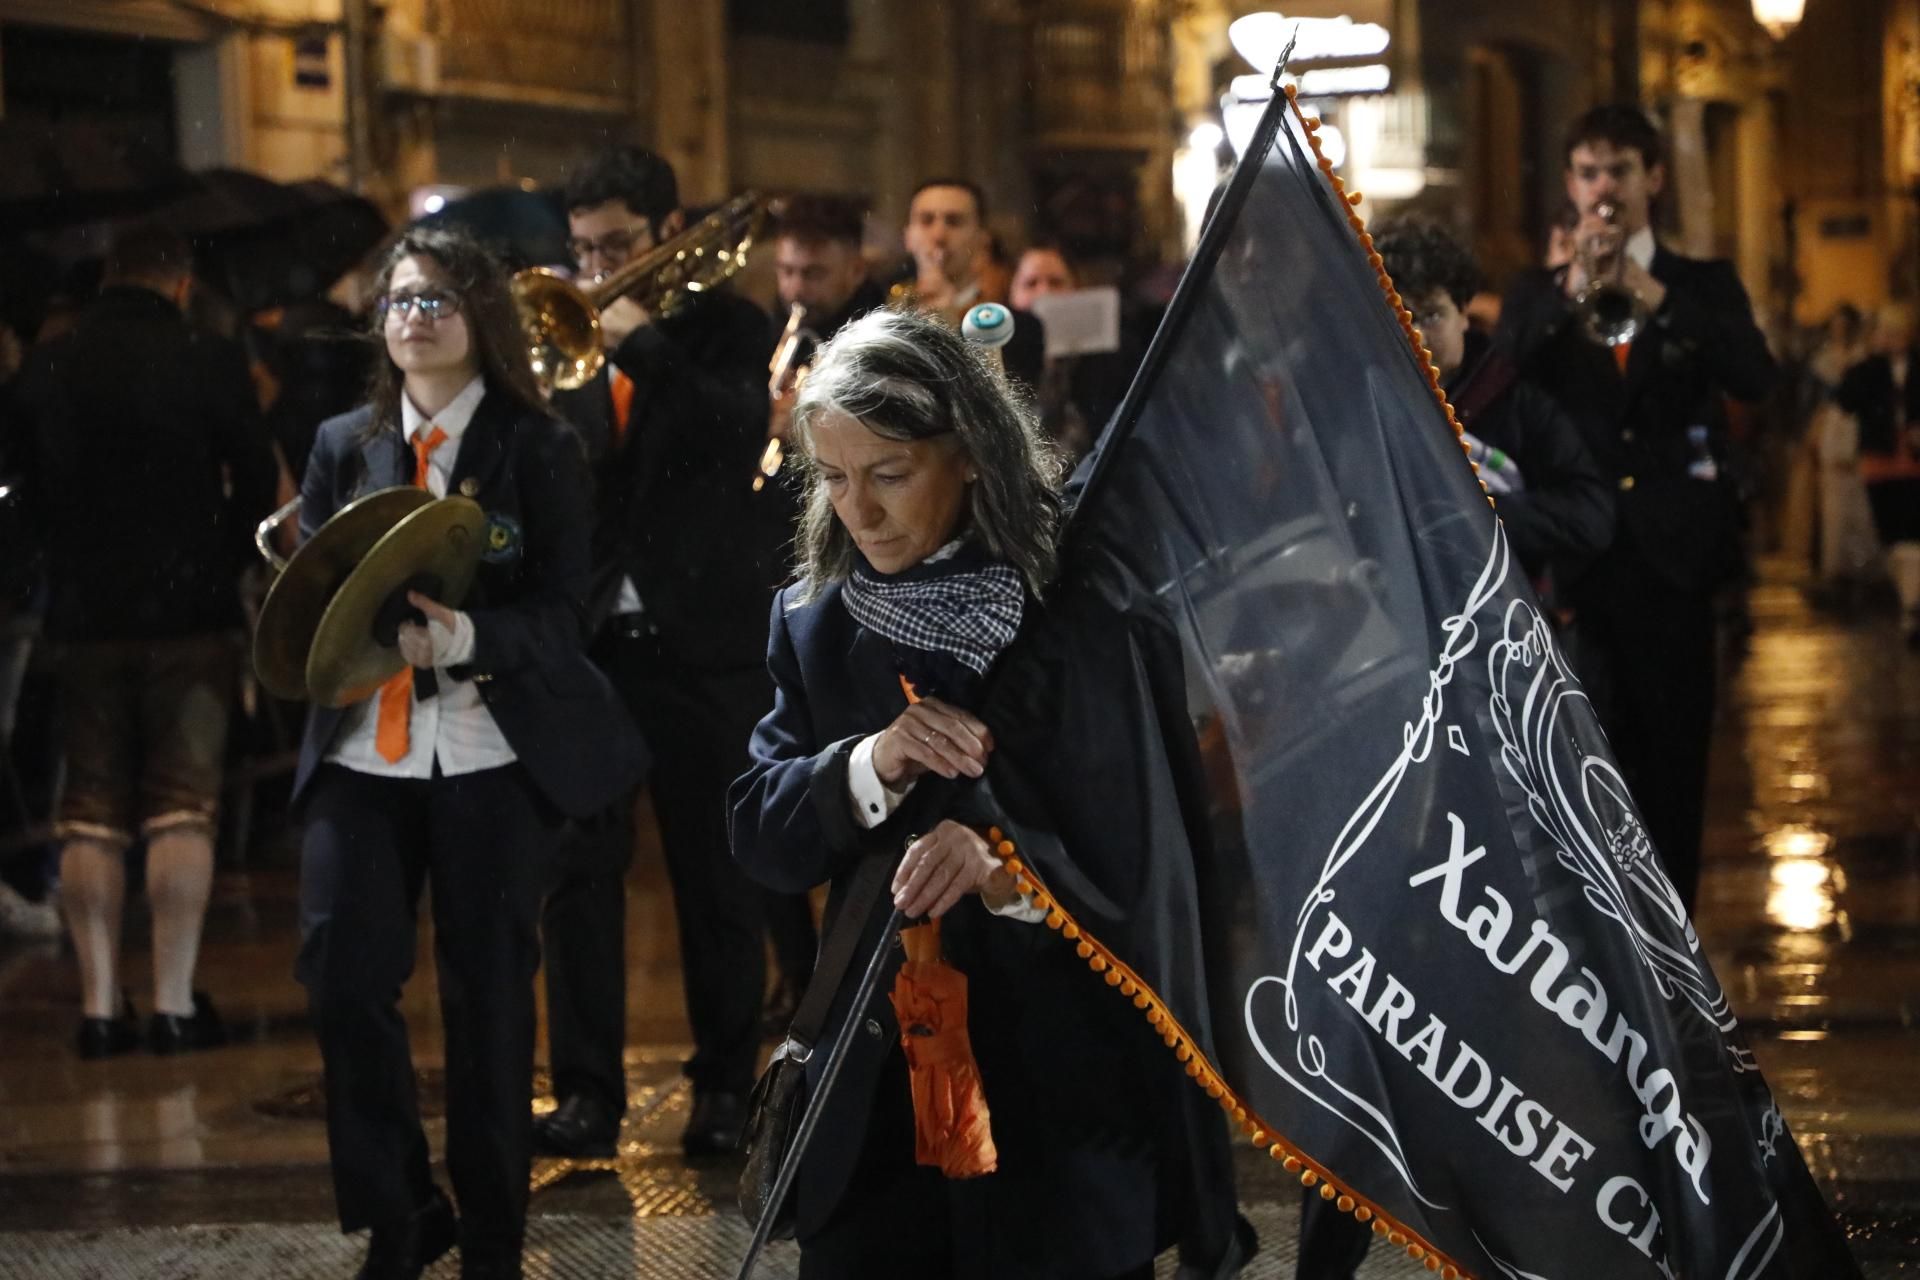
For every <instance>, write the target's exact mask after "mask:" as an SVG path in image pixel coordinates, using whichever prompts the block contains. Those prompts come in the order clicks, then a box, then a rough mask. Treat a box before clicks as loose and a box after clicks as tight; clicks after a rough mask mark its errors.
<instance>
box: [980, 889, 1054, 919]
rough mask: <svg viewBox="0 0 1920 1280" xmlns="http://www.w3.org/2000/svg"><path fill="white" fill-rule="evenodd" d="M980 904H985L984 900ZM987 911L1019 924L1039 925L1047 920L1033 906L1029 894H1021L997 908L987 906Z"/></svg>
mask: <svg viewBox="0 0 1920 1280" xmlns="http://www.w3.org/2000/svg"><path fill="white" fill-rule="evenodd" d="M981 902H983V903H985V902H986V899H984V898H982V899H981ZM987 910H988V911H991V912H992V913H993V914H994V915H996V916H999V917H1001V918H1002V919H1005V920H1017V921H1019V922H1020V923H1021V924H1039V923H1040V922H1041V921H1042V920H1045V919H1046V918H1047V913H1046V912H1045V911H1042V910H1041V909H1040V908H1039V907H1036V906H1034V905H1033V894H1032V893H1030V892H1029V893H1023V894H1021V895H1020V896H1019V897H1017V898H1014V899H1013V900H1012V901H1010V902H1006V903H1002V904H1001V905H1000V906H997V907H996V906H993V905H991V904H987Z"/></svg>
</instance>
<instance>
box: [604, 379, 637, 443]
mask: <svg viewBox="0 0 1920 1280" xmlns="http://www.w3.org/2000/svg"><path fill="white" fill-rule="evenodd" d="M607 391H608V393H609V394H610V395H612V396H613V442H614V443H615V444H616V445H617V444H619V443H620V442H621V441H622V440H625V439H626V438H627V419H628V417H629V416H630V415H631V414H632V413H633V379H632V378H629V377H628V376H627V375H626V374H624V373H622V372H620V370H619V369H615V370H613V372H612V374H611V375H610V376H609V377H608V379H607Z"/></svg>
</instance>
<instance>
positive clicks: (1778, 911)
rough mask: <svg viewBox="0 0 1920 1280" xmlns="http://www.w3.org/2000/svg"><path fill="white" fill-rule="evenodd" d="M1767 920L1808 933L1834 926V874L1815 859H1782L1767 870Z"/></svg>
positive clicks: (1825, 865)
mask: <svg viewBox="0 0 1920 1280" xmlns="http://www.w3.org/2000/svg"><path fill="white" fill-rule="evenodd" d="M1768 880H1769V881H1770V883H1769V885H1768V888H1767V916H1768V917H1769V918H1770V919H1772V920H1773V921H1774V922H1775V923H1776V924H1778V925H1780V926H1781V927H1782V928H1785V929H1794V930H1799V931H1801V932H1811V931H1813V930H1816V929H1824V928H1826V927H1827V926H1828V925H1830V924H1832V923H1833V922H1834V915H1835V913H1834V904H1833V888H1832V880H1833V871H1832V868H1830V867H1828V866H1827V864H1826V863H1824V862H1822V861H1820V860H1819V859H1817V858H1782V859H1780V860H1779V861H1778V862H1775V863H1774V864H1773V865H1772V867H1771V868H1769V870H1768Z"/></svg>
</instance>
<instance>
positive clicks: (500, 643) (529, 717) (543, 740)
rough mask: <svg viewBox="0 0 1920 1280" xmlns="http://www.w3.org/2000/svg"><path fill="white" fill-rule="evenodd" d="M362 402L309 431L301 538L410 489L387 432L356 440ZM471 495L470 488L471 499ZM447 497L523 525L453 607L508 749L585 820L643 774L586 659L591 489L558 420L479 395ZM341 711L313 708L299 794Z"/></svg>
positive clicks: (465, 675) (552, 796) (622, 721)
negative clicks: (360, 506) (389, 492)
mask: <svg viewBox="0 0 1920 1280" xmlns="http://www.w3.org/2000/svg"><path fill="white" fill-rule="evenodd" d="M372 414H373V410H372V408H371V406H362V407H361V408H359V409H356V410H354V411H353V412H352V413H348V414H342V415H341V416H340V417H337V418H330V419H328V420H327V421H326V422H323V423H321V424H320V430H319V433H318V435H317V436H316V438H315V440H314V446H313V454H312V456H311V457H310V458H309V460H308V463H307V474H306V480H305V482H304V483H303V484H302V485H301V488H300V499H301V503H300V530H301V534H302V536H303V537H306V536H311V535H312V533H313V531H314V530H316V529H318V528H319V527H320V526H321V525H322V524H324V523H325V522H326V521H327V520H328V519H329V518H331V517H332V515H333V514H334V512H336V511H338V510H339V509H340V508H341V507H343V506H345V505H346V504H347V503H348V502H351V501H352V500H354V499H355V498H358V497H361V496H362V495H365V494H368V493H372V492H373V491H375V490H377V489H386V488H391V487H393V486H395V485H405V484H409V483H411V482H412V479H413V467H414V460H413V456H412V453H411V451H410V450H409V449H408V448H407V445H406V442H405V441H404V440H402V439H401V436H400V432H399V430H398V428H390V429H387V430H384V431H381V432H379V433H378V434H376V435H374V436H372V437H371V438H368V437H367V425H368V423H369V421H370V420H371V418H372ZM468 490H471V492H470V493H468ZM448 492H449V493H467V496H470V497H472V498H473V499H474V501H476V502H478V503H479V504H480V506H481V507H482V508H484V509H485V510H486V512H487V514H488V515H489V516H495V515H499V516H505V517H508V518H510V519H511V520H513V521H514V522H515V523H517V524H518V525H519V527H520V529H521V530H522V537H521V546H520V549H519V550H518V552H517V553H512V554H510V555H508V556H507V557H506V558H505V559H503V560H500V561H499V562H497V563H488V562H486V561H482V562H481V565H480V571H479V574H478V575H477V576H476V578H475V580H474V586H473V589H472V591H471V593H470V594H469V595H468V597H467V599H466V600H465V601H464V602H463V603H462V605H461V608H462V609H463V610H465V611H466V612H467V614H468V615H469V616H471V617H472V619H473V661H472V662H471V663H470V664H469V665H467V666H464V667H456V668H454V669H452V670H451V671H450V672H448V675H449V676H451V677H452V678H453V679H456V680H463V679H470V680H472V681H473V682H474V684H475V687H476V688H478V689H479V691H480V698H481V700H482V701H483V702H484V703H485V704H486V707H487V710H488V711H490V712H491V713H492V714H493V718H494V722H495V723H496V724H498V725H499V726H500V732H501V733H502V734H503V735H505V737H506V739H507V744H508V745H509V746H511V747H512V748H513V752H514V754H515V755H516V756H518V757H519V759H520V763H521V764H522V765H523V766H525V768H526V770H527V773H528V775H529V776H530V777H531V778H532V780H533V783H534V785H535V786H536V787H538V788H539V790H540V792H541V793H542V794H543V795H544V796H545V797H546V798H547V799H548V800H549V801H551V802H552V803H553V805H554V806H555V807H556V808H558V809H559V810H560V811H561V812H563V813H565V814H568V815H570V816H572V817H576V818H585V817H589V816H592V815H593V814H596V813H598V812H600V811H601V810H602V809H604V808H605V807H606V806H607V805H608V804H610V803H612V802H613V801H614V800H615V799H617V798H618V797H620V796H621V795H624V794H625V793H626V791H627V790H628V788H630V787H631V786H632V785H633V784H634V783H635V782H637V781H638V780H639V778H640V775H641V773H642V772H643V771H644V769H645V767H646V752H645V748H644V747H643V746H642V744H641V741H640V734H639V731H638V730H637V729H636V728H634V725H633V721H632V719H631V718H630V717H629V716H628V715H627V712H626V709H625V708H624V707H623V706H622V705H621V703H620V700H619V698H618V696H617V695H616V694H615V693H614V691H613V687H612V686H611V685H610V684H608V683H607V680H606V677H605V676H603V675H601V673H600V671H599V669H598V668H596V667H595V666H594V665H593V663H591V662H590V661H588V660H587V656H586V652H585V636H584V626H585V615H586V594H587V581H588V564H587V554H588V551H587V548H588V540H589V538H590V536H591V526H592V510H593V503H592V491H591V488H590V485H589V482H588V479H587V462H586V457H585V455H584V454H583V452H582V450H581V446H580V440H579V437H578V436H577V435H575V434H574V432H573V430H572V429H571V428H569V427H568V426H567V425H566V424H565V423H564V422H561V421H560V420H559V419H557V418H553V417H549V416H547V415H546V414H541V413H532V412H529V411H527V410H525V409H523V408H521V407H520V406H518V405H516V404H515V403H514V402H513V401H512V400H511V399H510V398H508V397H507V396H505V395H502V394H500V393H499V392H495V391H489V392H488V393H487V395H486V396H485V397H484V398H483V399H482V400H481V401H480V405H479V408H477V409H476V410H475V411H474V415H473V421H472V422H471V423H470V424H468V427H467V430H466V433H465V434H464V435H463V436H462V437H461V441H460V452H459V454H458V455H457V457H456V458H455V459H454V467H453V474H452V476H451V479H450V483H449V485H448ZM344 714H345V713H344V712H343V711H340V710H334V709H331V708H326V707H315V708H313V710H312V713H311V714H310V715H309V717H308V719H307V731H306V736H305V739H304V740H303V741H302V742H301V744H300V767H299V770H298V772H297V773H296V774H295V775H294V797H295V799H298V798H299V796H300V795H301V793H302V792H303V791H304V790H305V788H306V786H307V784H308V782H309V781H310V780H311V779H312V777H313V772H314V770H315V768H317V767H318V765H319V763H320V761H321V760H322V759H323V758H324V757H325V755H326V753H327V749H328V748H329V747H330V746H331V745H332V742H333V737H334V734H335V732H336V731H337V730H338V729H339V726H340V721H341V719H342V717H343V716H344Z"/></svg>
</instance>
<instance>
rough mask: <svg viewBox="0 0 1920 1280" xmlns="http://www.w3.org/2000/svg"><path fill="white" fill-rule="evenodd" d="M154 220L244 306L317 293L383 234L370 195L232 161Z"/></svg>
mask: <svg viewBox="0 0 1920 1280" xmlns="http://www.w3.org/2000/svg"><path fill="white" fill-rule="evenodd" d="M197 179H198V181H197V183H196V187H195V190H194V191H193V192H192V193H191V194H190V195H187V196H185V197H183V198H181V199H180V200H178V201H176V202H174V203H172V204H170V205H168V206H167V207H166V208H165V209H163V210H161V211H160V212H159V213H157V214H156V215H155V220H156V221H159V222H162V223H165V224H166V225H168V226H170V227H173V228H174V229H175V230H177V231H179V232H180V233H181V234H183V235H185V236H187V237H188V238H189V239H191V240H192V241H193V246H194V252H195V257H196V258H197V260H198V263H199V267H200V270H201V272H202V274H204V275H205V276H206V277H207V278H208V279H209V280H211V281H212V282H213V283H215V284H217V285H218V286H219V287H220V288H221V290H222V291H223V292H225V293H226V295H227V296H228V297H229V298H231V299H232V300H233V302H234V303H235V305H237V306H238V307H239V308H240V309H241V310H242V311H248V312H251V311H259V310H261V309H263V308H267V307H274V306H285V305H287V304H290V303H295V302H302V301H305V300H307V299H310V298H316V297H319V296H320V295H321V294H322V293H324V292H325V291H326V289H327V287H328V286H329V285H331V284H332V283H333V282H334V281H335V280H338V279H339V278H340V277H341V276H342V275H344V274H346V272H347V271H349V270H351V269H352V268H353V266H354V265H355V264H356V263H358V262H359V261H360V260H361V259H362V258H364V257H365V256H366V255H367V253H368V252H369V251H370V250H372V249H373V248H374V246H376V245H378V244H379V243H380V241H381V240H382V239H383V238H384V237H385V236H386V234H387V220H386V218H385V217H383V216H382V215H381V213H380V210H379V209H378V208H376V207H375V206H374V204H373V202H372V201H370V200H367V199H366V198H365V197H363V196H359V195H355V194H354V193H353V192H351V191H347V190H344V189H342V188H340V187H336V186H334V185H333V184H332V183H330V182H321V181H318V180H314V181H307V182H293V183H282V182H275V181H273V180H272V179H271V178H264V177H261V176H260V175H259V174H256V173H247V172H245V171H243V170H238V169H212V170H208V171H207V172H205V173H202V174H199V175H197Z"/></svg>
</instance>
